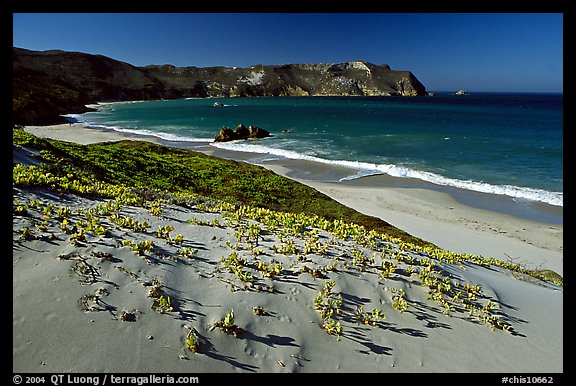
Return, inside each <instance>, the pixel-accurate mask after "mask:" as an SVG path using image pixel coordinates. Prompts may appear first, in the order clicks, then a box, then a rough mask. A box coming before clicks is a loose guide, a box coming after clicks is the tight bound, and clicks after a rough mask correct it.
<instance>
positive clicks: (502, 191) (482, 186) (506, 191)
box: [211, 141, 564, 206]
mask: <svg viewBox="0 0 576 386" xmlns="http://www.w3.org/2000/svg"><path fill="white" fill-rule="evenodd" d="M211 145H212V146H215V147H217V148H220V149H225V150H232V151H242V152H248V153H260V154H270V155H274V156H279V157H283V158H288V159H297V160H305V161H313V162H320V163H324V164H328V165H337V166H344V167H348V168H350V169H353V170H355V171H356V174H354V175H351V176H348V177H345V178H344V179H347V180H351V179H355V178H360V177H364V176H367V175H375V174H387V175H389V176H392V177H400V178H415V179H419V180H422V181H426V182H430V183H433V184H436V185H444V186H452V187H456V188H460V189H466V190H472V191H476V192H482V193H490V194H499V195H506V196H509V197H513V198H515V199H525V200H530V201H539V202H543V203H546V204H550V205H555V206H563V205H564V198H563V193H562V192H549V191H546V190H541V189H533V188H526V187H519V186H513V185H492V184H488V183H485V182H478V181H472V180H467V181H465V180H458V179H454V178H448V177H444V176H441V175H439V174H435V173H431V172H425V171H419V170H414V169H411V168H408V167H405V166H400V165H393V164H374V163H368V162H360V161H347V160H328V159H324V158H320V157H316V156H314V155H310V154H302V153H299V152H296V151H292V150H284V149H277V148H273V147H269V146H264V145H260V144H250V143H246V142H245V141H242V142H237V141H232V142H212V143H211Z"/></svg>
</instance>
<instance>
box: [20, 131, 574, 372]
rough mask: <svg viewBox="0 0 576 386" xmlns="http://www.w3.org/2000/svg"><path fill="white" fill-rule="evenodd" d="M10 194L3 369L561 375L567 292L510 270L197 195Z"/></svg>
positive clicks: (35, 370)
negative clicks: (124, 199)
mask: <svg viewBox="0 0 576 386" xmlns="http://www.w3.org/2000/svg"><path fill="white" fill-rule="evenodd" d="M79 135H80V134H79ZM84 138H85V139H86V137H84ZM18 154H20V153H18ZM20 160H25V157H22V158H20ZM13 199H14V207H15V210H14V211H15V213H14V216H13V246H12V248H13V305H14V310H13V371H14V372H69V371H70V372H162V373H172V372H174V373H175V372H179V373H185V372H192V373H197V372H230V373H231V372H272V373H276V372H279V373H280V372H304V373H312V372H401V373H407V372H443V373H465V372H481V373H492V372H506V373H516V372H522V373H526V372H531V373H532V372H534V373H544V372H545V373H556V372H562V371H563V370H564V369H563V289H562V288H561V287H558V286H555V285H552V284H548V283H544V282H541V281H538V280H535V279H533V278H530V277H527V276H524V275H521V274H518V273H513V272H510V271H507V270H504V269H501V268H497V267H494V266H492V267H481V266H478V265H475V264H473V263H471V262H465V263H457V264H449V263H446V262H441V261H438V260H434V261H432V260H430V259H429V258H428V256H426V255H425V254H423V253H421V252H417V251H412V250H400V248H399V246H398V245H396V244H394V243H390V242H387V241H385V240H380V239H378V240H375V241H374V240H373V241H374V243H372V244H370V243H368V242H367V241H366V240H367V238H366V234H363V235H362V234H360V235H357V237H356V238H355V237H354V236H353V235H348V236H346V235H344V234H341V233H339V232H337V231H334V230H332V231H328V230H326V228H324V229H323V228H322V227H321V226H317V225H310V224H307V225H302V226H299V225H298V222H297V221H296V220H295V218H294V217H290V216H284V217H282V216H279V217H274V216H277V215H274V214H271V213H270V214H266V213H264V212H262V213H264V214H262V213H260V214H259V217H258V216H256V214H255V213H254V211H245V212H234V211H230V208H224V207H218V206H217V205H216V204H210V203H208V202H203V200H200V199H198V200H192V201H190V202H188V203H187V205H186V206H182V205H176V204H175V203H170V202H168V201H167V202H164V203H161V204H157V206H158V207H159V208H161V210H160V209H158V208H157V210H156V212H154V210H151V209H150V208H144V207H135V206H131V205H126V204H122V205H119V206H118V207H115V206H114V205H113V204H114V201H113V200H111V199H94V198H93V199H89V198H85V197H79V196H76V195H72V194H59V193H54V192H51V191H47V190H37V189H36V190H22V189H18V188H13ZM107 202H108V203H109V204H108V206H106V203H107ZM18 205H21V206H22V208H20V210H18V208H17V206H18ZM24 205H26V206H27V208H26V209H23V207H24ZM58 208H60V213H58ZM90 208H92V210H89V209H90ZM105 208H107V209H105ZM111 208H113V209H111ZM153 212H154V213H153ZM266 216H268V217H266ZM64 218H65V219H66V223H64V224H63V219H64ZM94 218H96V219H97V220H98V221H96V220H92V219H94ZM267 218H275V219H276V220H277V222H273V221H272V220H266V219H267ZM122 219H124V224H123V225H119V224H121V223H122V221H123V220H122ZM91 221H94V222H93V223H92V224H93V228H92V229H91V230H86V231H85V232H84V233H83V234H84V236H83V237H82V232H80V234H78V230H80V229H88V228H89V225H88V223H89V222H91ZM302 221H304V220H302ZM145 223H146V224H147V225H148V227H146V226H145ZM98 226H101V227H103V228H98V229H97V227H98ZM74 227H76V229H74ZM170 227H171V228H170ZM162 231H163V232H162ZM104 232H105V234H104ZM427 269H428V270H430V274H429V275H428V276H426V270H427ZM425 278H428V279H434V278H435V279H434V280H436V281H435V283H436V285H438V283H444V284H446V283H448V284H449V285H450V289H449V290H445V293H444V295H443V297H442V298H443V299H444V300H446V299H448V297H449V295H450V297H451V299H452V300H450V301H448V302H446V304H447V305H448V306H450V305H452V306H453V307H454V308H453V309H452V310H449V311H448V310H447V308H446V306H445V305H443V303H442V302H441V301H438V299H436V300H434V299H431V297H433V296H434V295H436V296H437V295H438V292H437V291H436V292H435V291H434V290H433V289H434V288H435V287H434V286H430V285H427V284H426V280H428V279H425ZM467 284H468V287H466V285H467ZM476 285H479V287H475V286H476ZM465 288H468V289H465ZM472 288H476V289H472ZM465 296H470V297H471V298H470V299H471V300H470V301H469V302H468V303H469V304H473V305H474V306H475V308H474V309H473V311H474V312H473V313H472V315H471V314H470V310H469V309H466V308H465V304H466V302H463V301H462V300H461V299H463V298H464V297H465ZM168 298H169V301H168ZM490 305H493V308H491V310H490V311H489V312H488V313H483V312H482V311H481V309H482V308H485V309H488V308H490ZM373 310H374V313H372V311H373ZM230 311H233V314H234V320H233V323H232V324H233V325H234V326H235V327H234V328H232V329H229V330H228V331H225V329H223V328H221V327H219V326H218V324H219V322H220V323H221V321H222V320H223V319H224V318H225V317H226V315H227V314H229V312H230ZM486 315H490V316H494V317H496V319H494V320H497V321H498V323H502V325H501V326H506V329H507V330H503V329H499V328H495V329H493V328H492V327H494V326H492V325H491V324H490V322H489V321H487V320H486V319H483V318H482V317H483V316H486ZM325 321H326V326H328V325H329V326H330V327H331V328H332V330H329V329H328V328H329V327H326V329H325V328H323V325H324V322H325ZM330 322H331V324H330ZM338 327H341V328H342V330H341V331H338ZM508 327H509V329H508ZM191 331H192V332H191ZM233 331H237V332H238V334H237V336H234V334H232V332H233ZM329 332H332V334H330V333H329ZM191 336H193V337H194V338H195V341H196V342H197V343H198V352H193V351H192V350H190V348H189V346H188V343H187V342H186V340H187V338H190V337H191Z"/></svg>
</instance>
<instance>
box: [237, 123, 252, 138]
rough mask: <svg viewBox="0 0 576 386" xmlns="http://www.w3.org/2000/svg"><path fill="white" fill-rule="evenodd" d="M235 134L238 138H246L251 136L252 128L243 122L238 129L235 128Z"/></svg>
mask: <svg viewBox="0 0 576 386" xmlns="http://www.w3.org/2000/svg"><path fill="white" fill-rule="evenodd" d="M250 127H252V126H250ZM234 134H236V138H238V139H246V138H248V137H250V130H248V128H247V127H246V126H244V125H243V124H239V125H238V126H237V127H236V129H234Z"/></svg>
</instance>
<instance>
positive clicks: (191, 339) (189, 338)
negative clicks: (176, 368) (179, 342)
mask: <svg viewBox="0 0 576 386" xmlns="http://www.w3.org/2000/svg"><path fill="white" fill-rule="evenodd" d="M185 342H186V346H187V347H188V349H189V350H190V351H192V352H194V353H196V352H199V351H200V340H199V339H198V337H197V336H196V334H195V332H194V329H192V328H189V327H188V334H187V335H186V339H185Z"/></svg>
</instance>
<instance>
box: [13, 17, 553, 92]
mask: <svg viewBox="0 0 576 386" xmlns="http://www.w3.org/2000/svg"><path fill="white" fill-rule="evenodd" d="M562 31H563V15H562V14H561V13H505V14H499V13H487V14H481V13H465V14H458V13H445V14H443V13H438V14H435V13H423V14H418V13H408V14H402V13H389V14H387V13H367V14H362V13H328V14H322V13H311V14H305V13H297V14H290V13H271V14H267V13H255V14H250V13H243V14H224V13H222V14H218V13H217V14H184V13H178V14H168V13H136V14H126V13H122V14H112V13H106V14H96V13H86V14H74V13H66V14H58V13H49V14H35V13H16V14H14V15H13V44H14V46H16V47H21V48H27V49H32V50H48V49H61V50H65V51H79V52H86V53H92V54H101V55H105V56H109V57H111V58H114V59H117V60H121V61H125V62H128V63H130V64H133V65H136V66H144V65H148V64H173V65H176V66H198V67H205V66H217V65H219V66H238V67H248V66H250V65H254V64H285V63H336V62H343V61H353V60H364V61H368V62H372V63H374V64H389V65H390V66H391V68H392V69H397V70H410V71H412V72H413V73H414V75H416V77H417V78H418V79H419V80H420V81H421V82H422V83H423V84H424V85H425V86H426V88H427V89H428V90H429V91H451V90H458V89H465V90H469V91H517V92H561V91H562V82H563V36H562Z"/></svg>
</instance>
